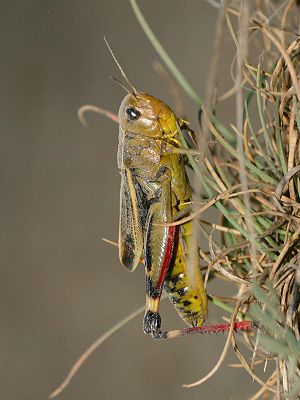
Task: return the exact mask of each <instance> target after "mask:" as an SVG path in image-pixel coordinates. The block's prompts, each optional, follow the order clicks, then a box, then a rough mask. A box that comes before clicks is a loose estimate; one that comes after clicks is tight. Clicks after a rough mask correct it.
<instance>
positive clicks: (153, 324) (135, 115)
mask: <svg viewBox="0 0 300 400" xmlns="http://www.w3.org/2000/svg"><path fill="white" fill-rule="evenodd" d="M106 44H107V46H108V49H109V50H110V53H111V55H112V57H113V58H114V60H115V62H116V64H117V66H118V68H119V70H120V71H121V74H122V76H123V77H124V78H125V80H126V83H127V85H124V84H123V83H121V82H120V81H118V80H117V79H115V80H116V81H117V83H119V84H120V85H121V86H122V87H123V88H124V89H125V90H126V91H127V93H128V94H127V95H126V97H125V98H124V100H123V101H122V103H121V106H120V109H119V113H118V122H119V145H118V156H117V161H118V168H119V170H120V174H121V188H120V222H119V240H118V245H119V258H120V262H121V264H123V266H124V267H125V268H126V269H127V270H129V271H134V270H135V269H136V267H137V266H138V264H139V263H140V260H141V259H143V260H144V265H145V273H146V312H145V316H144V321H143V329H144V332H145V333H146V334H151V335H152V337H153V338H155V339H165V338H172V337H177V336H184V335H189V334H197V333H206V332H221V331H224V330H229V325H228V324H226V325H215V326H203V327H202V326H201V325H202V324H203V322H204V321H205V319H206V317H207V296H206V292H205V290H204V285H203V279H202V274H201V270H200V258H199V249H198V248H197V246H195V245H193V237H192V222H191V221H188V222H185V223H183V224H181V225H179V226H178V225H177V226H175V225H170V224H171V223H172V222H173V221H175V220H176V219H177V217H178V215H183V214H187V213H188V212H189V210H190V208H189V206H188V205H189V204H191V203H192V189H191V184H190V182H189V179H188V176H187V173H186V169H185V164H186V162H185V161H186V155H185V153H186V150H185V149H184V148H183V145H182V142H181V140H180V136H179V129H181V128H182V129H187V128H188V126H187V123H186V121H184V120H183V119H181V118H179V117H178V116H177V115H176V114H175V112H174V111H172V110H171V108H170V107H169V106H168V105H167V104H165V103H164V102H163V101H161V100H159V99H157V98H156V97H154V96H151V95H149V94H146V93H143V92H140V91H137V90H136V89H135V87H134V86H133V85H132V83H131V82H130V81H129V80H128V78H127V76H126V74H125V73H124V71H123V69H122V67H121V66H120V64H119V62H118V61H117V59H116V57H115V55H114V54H113V52H112V50H111V48H110V46H109V45H108V43H107V41H106ZM188 271H193V280H192V282H190V279H189V276H188ZM163 289H165V291H166V292H167V294H168V296H169V298H170V300H171V301H172V303H173V304H174V306H175V308H176V310H177V312H178V313H179V315H180V317H181V318H182V319H183V320H184V321H185V322H186V323H187V324H188V325H189V326H190V328H186V329H181V330H176V331H169V332H163V331H161V317H160V314H159V304H160V298H161V295H162V291H163ZM246 322H247V323H246V324H245V326H244V325H243V322H241V323H235V328H236V329H249V327H250V325H249V321H246Z"/></svg>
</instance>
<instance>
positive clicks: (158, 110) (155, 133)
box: [119, 92, 180, 139]
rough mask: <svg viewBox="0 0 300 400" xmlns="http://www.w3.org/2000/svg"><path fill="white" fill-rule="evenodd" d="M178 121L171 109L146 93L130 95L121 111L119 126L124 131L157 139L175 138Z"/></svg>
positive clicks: (124, 101)
mask: <svg viewBox="0 0 300 400" xmlns="http://www.w3.org/2000/svg"><path fill="white" fill-rule="evenodd" d="M176 121H177V117H176V115H175V113H174V112H173V111H172V110H171V109H170V107H168V106H167V105H166V104H165V103H164V102H163V101H161V100H159V99H157V98H156V97H153V96H151V95H149V94H146V93H140V92H135V93H134V94H128V95H127V96H126V97H125V98H124V100H123V101H122V104H121V106H120V110H119V124H120V126H121V128H122V129H124V131H129V132H131V133H135V134H138V135H144V136H147V137H151V138H156V139H159V138H163V137H166V136H167V137H174V136H175V135H176V133H177V128H176ZM178 122H179V124H180V120H178Z"/></svg>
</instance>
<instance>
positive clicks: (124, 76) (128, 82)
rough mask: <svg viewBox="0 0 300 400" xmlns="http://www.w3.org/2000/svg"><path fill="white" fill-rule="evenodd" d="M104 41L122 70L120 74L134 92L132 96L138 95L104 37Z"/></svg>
mask: <svg viewBox="0 0 300 400" xmlns="http://www.w3.org/2000/svg"><path fill="white" fill-rule="evenodd" d="M103 39H104V41H105V44H106V46H107V48H108V50H109V52H110V54H111V56H112V58H113V59H114V61H115V63H116V64H117V67H118V68H119V70H120V72H121V74H122V76H123V78H124V79H125V81H126V82H127V84H128V86H129V87H130V88H131V89H132V92H133V93H131V94H136V93H137V90H136V88H135V87H134V86H133V84H132V83H131V82H130V80H129V79H128V78H127V76H126V74H125V72H124V70H123V68H122V67H121V65H120V63H119V61H118V60H117V57H116V56H115V54H114V52H113V51H112V48H111V47H110V45H109V44H108V41H107V39H106V37H105V36H103ZM123 88H124V86H123Z"/></svg>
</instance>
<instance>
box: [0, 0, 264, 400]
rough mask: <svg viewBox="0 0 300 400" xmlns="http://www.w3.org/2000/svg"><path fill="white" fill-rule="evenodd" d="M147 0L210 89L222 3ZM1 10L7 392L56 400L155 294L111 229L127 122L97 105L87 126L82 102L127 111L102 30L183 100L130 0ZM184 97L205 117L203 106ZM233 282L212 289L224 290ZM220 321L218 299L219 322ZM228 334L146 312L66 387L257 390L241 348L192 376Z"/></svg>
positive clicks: (79, 392) (168, 308)
mask: <svg viewBox="0 0 300 400" xmlns="http://www.w3.org/2000/svg"><path fill="white" fill-rule="evenodd" d="M139 4H140V6H141V8H142V10H143V12H144V14H145V16H146V18H147V20H148V21H149V23H150V25H151V26H152V28H153V30H154V31H155V32H156V34H157V36H158V37H159V38H160V40H161V42H162V44H163V45H164V46H165V48H166V49H167V50H168V52H169V54H170V55H171V57H172V58H173V59H174V61H175V62H176V63H177V65H178V67H179V68H180V69H181V71H182V72H183V73H184V74H185V76H186V77H188V79H189V80H190V82H191V83H192V85H193V86H194V88H196V89H197V91H198V92H199V93H200V94H202V95H203V94H204V92H205V84H206V80H207V71H208V68H209V62H210V58H211V54H212V49H211V47H212V42H213V36H214V29H215V23H216V18H217V10H216V9H214V8H213V7H211V6H210V5H209V4H207V3H206V2H205V1H203V0H202V1H199V0H188V1H186V2H184V3H183V2H182V1H180V0H166V1H162V0H153V1H147V0H139ZM0 19H1V23H0V32H1V34H0V41H1V47H0V48H1V61H0V101H1V111H0V115H1V118H0V121H1V159H0V162H1V169H0V174H1V192H2V193H1V227H2V229H1V241H0V243H1V283H0V285H1V288H0V360H1V361H0V376H1V383H0V397H1V399H20V398H22V399H23V400H25V399H46V398H47V396H48V395H49V394H50V392H51V391H52V390H54V388H55V387H56V386H57V385H58V384H59V383H60V382H61V381H62V379H63V378H64V377H65V375H66V373H67V371H68V370H69V368H70V367H71V366H72V365H73V363H74V362H75V360H76V359H77V358H78V356H79V355H80V354H81V352H83V350H84V349H85V348H86V347H87V346H88V345H89V344H90V343H91V342H92V341H94V340H95V339H96V338H97V337H98V336H99V335H100V334H102V333H104V332H105V331H106V330H107V329H109V328H110V327H112V325H114V324H115V323H116V322H118V321H119V320H120V319H122V318H123V317H125V316H126V315H127V314H129V313H130V312H132V311H133V310H135V309H136V308H138V307H139V306H141V305H142V304H143V302H144V297H145V294H144V273H143V269H142V268H139V269H138V270H137V271H136V272H135V273H134V274H130V273H128V272H127V271H126V270H125V269H123V268H122V267H121V265H120V263H119V260H118V253H117V249H116V248H115V247H113V246H110V245H108V244H106V243H104V242H103V241H102V240H101V238H102V237H106V238H108V239H111V240H116V238H117V234H118V212H119V174H118V170H117V165H116V151H117V140H118V138H117V133H118V129H117V126H116V125H115V124H114V123H113V122H111V121H109V120H107V119H106V118H104V117H102V116H99V115H96V114H91V113H89V114H87V119H88V122H89V126H88V128H87V129H84V128H83V127H82V126H81V125H80V123H79V121H78V119H77V116H76V113H77V110H78V108H79V107H80V106H81V105H83V104H96V105H99V106H102V107H104V108H106V109H108V110H111V111H113V112H117V111H118V107H119V104H120V102H121V100H122V98H123V96H124V92H123V91H122V89H121V88H119V87H118V86H117V85H115V84H114V83H113V82H112V81H111V79H109V77H110V76H111V75H114V76H117V77H119V72H118V70H117V68H116V66H115V64H114V62H113V60H112V58H111V56H110V54H109V52H108V50H107V48H106V47H105V44H104V41H103V38H102V37H103V35H106V37H107V38H108V40H109V42H110V44H111V46H112V48H113V49H114V51H115V52H116V54H117V56H118V58H119V60H120V62H121V63H122V65H123V67H124V69H125V71H126V72H127V74H128V76H129V78H130V79H131V80H132V81H133V82H134V84H135V85H136V87H137V88H139V89H141V90H144V91H147V92H150V93H152V94H154V95H155V96H157V97H160V98H162V99H164V100H165V101H166V102H168V103H169V104H170V105H171V106H172V105H173V104H172V101H173V99H172V98H171V97H170V95H169V93H168V91H167V89H166V85H165V83H164V82H162V80H161V78H160V77H159V76H158V75H157V74H156V73H155V71H154V70H153V67H152V63H153V61H154V60H157V59H158V56H157V55H156V53H155V51H154V50H153V49H152V47H151V45H150V44H149V42H148V40H147V38H146V37H145V36H144V34H143V32H142V31H141V29H140V26H139V25H138V23H137V21H136V19H135V17H134V15H133V12H132V10H131V8H130V5H129V2H128V1H127V0H115V1H112V0H110V1H108V0H107V1H106V0H97V1H96V0H93V1H92V0H90V1H82V0H73V1H70V0H64V1H62V0H52V1H48V0H43V1H33V0H26V1H21V0H19V1H14V0H11V1H9V2H7V1H2V2H1V3H0ZM224 46H225V47H224V52H223V55H222V67H221V71H222V83H221V84H220V86H221V92H222V89H223V90H225V89H226V88H229V87H230V86H231V85H232V82H231V80H230V77H229V66H230V62H231V60H232V58H233V55H234V48H233V46H232V43H231V41H230V39H227V40H225V45H224ZM181 95H182V100H183V103H184V107H185V112H186V114H185V117H186V118H188V119H190V120H191V121H192V122H193V124H194V126H196V120H197V118H196V117H197V107H196V106H195V105H194V104H192V102H191V101H190V100H189V99H188V98H187V97H186V95H185V94H184V93H183V92H181ZM233 104H234V103H233ZM231 111H234V110H232V109H228V108H227V109H226V108H224V109H222V110H221V113H222V114H221V115H223V116H228V115H229V113H230V112H231ZM196 128H197V126H196ZM224 286H226V285H224ZM224 286H223V285H219V286H214V284H212V285H210V288H209V290H210V292H212V293H214V291H215V288H218V294H219V295H224V294H225V293H226V292H225V291H226V290H227V289H226V287H224ZM162 318H163V326H164V327H165V328H173V329H174V328H177V327H180V326H184V325H183V323H182V322H181V320H180V319H179V317H178V316H177V314H176V312H175V311H174V310H173V307H172V305H170V304H169V303H168V302H167V301H166V302H164V304H163V305H162ZM220 318H221V313H220V312H218V310H216V309H215V308H214V307H213V306H210V322H214V321H217V320H218V321H220ZM225 339H226V337H225V336H222V335H219V336H216V335H210V336H207V337H204V336H201V337H191V338H181V339H178V340H174V341H167V342H160V343H158V342H154V341H153V340H152V339H151V338H149V337H147V336H145V335H144V334H143V332H142V315H141V316H140V317H138V318H136V319H135V320H134V321H133V322H131V323H130V324H129V325H128V326H126V327H125V328H124V329H122V330H121V331H120V332H118V333H117V334H115V335H114V336H113V337H112V338H110V339H109V341H107V342H106V343H105V344H104V345H103V346H102V347H101V348H100V349H99V350H98V351H97V352H96V353H95V354H93V356H92V357H91V358H90V359H89V361H88V362H87V363H86V364H85V365H84V366H83V368H82V369H81V370H80V372H79V373H78V375H77V376H76V378H75V379H74V381H73V382H72V383H71V385H70V386H69V387H68V388H67V389H66V391H65V392H64V393H63V394H62V395H61V396H60V398H61V399H85V400H94V399H100V398H101V399H117V398H120V397H121V398H122V399H124V400H126V399H135V398H139V399H144V400H147V399H173V400H176V399H191V400H192V399H204V398H205V399H242V398H246V397H247V394H249V393H250V392H252V391H254V389H255V388H256V385H255V384H254V383H252V381H251V378H250V377H249V376H248V375H247V374H246V373H245V372H244V371H241V370H237V369H229V368H226V366H225V365H226V364H227V363H228V362H232V361H234V362H236V359H235V358H234V356H233V355H232V354H231V355H230V356H229V357H227V359H226V362H225V364H224V365H223V367H222V368H221V370H220V371H219V372H218V373H217V375H216V376H215V377H214V378H213V379H211V380H210V381H208V382H207V383H205V384H204V385H203V386H201V387H197V388H195V389H190V390H188V389H184V388H182V387H181V385H182V384H183V383H189V382H192V381H194V380H195V379H198V378H200V377H201V376H203V375H204V374H206V373H207V372H208V371H209V370H210V369H211V368H212V367H213V365H214V364H215V362H216V360H217V359H218V357H219V355H220V353H221V350H222V348H223V346H224V342H225Z"/></svg>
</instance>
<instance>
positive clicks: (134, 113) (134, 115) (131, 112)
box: [126, 107, 141, 121]
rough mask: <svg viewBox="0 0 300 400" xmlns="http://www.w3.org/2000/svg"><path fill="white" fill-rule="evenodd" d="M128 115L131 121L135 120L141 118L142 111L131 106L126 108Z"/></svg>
mask: <svg viewBox="0 0 300 400" xmlns="http://www.w3.org/2000/svg"><path fill="white" fill-rule="evenodd" d="M126 115H127V119H128V120H129V121H135V120H137V119H139V118H140V116H141V113H140V112H139V110H137V109H136V108H133V107H129V108H127V109H126Z"/></svg>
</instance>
